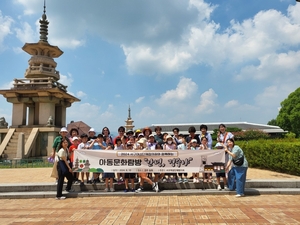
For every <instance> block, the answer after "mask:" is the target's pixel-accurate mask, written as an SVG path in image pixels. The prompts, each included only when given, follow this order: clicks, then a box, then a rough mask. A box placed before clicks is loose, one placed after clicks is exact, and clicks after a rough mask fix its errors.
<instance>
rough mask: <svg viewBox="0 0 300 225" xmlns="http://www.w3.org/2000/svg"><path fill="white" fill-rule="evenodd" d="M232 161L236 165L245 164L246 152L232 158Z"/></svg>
mask: <svg viewBox="0 0 300 225" xmlns="http://www.w3.org/2000/svg"><path fill="white" fill-rule="evenodd" d="M232 163H233V164H234V165H236V166H242V165H243V164H244V154H243V155H242V156H241V157H239V158H237V159H232Z"/></svg>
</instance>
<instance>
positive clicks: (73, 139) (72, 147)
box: [69, 136, 80, 184]
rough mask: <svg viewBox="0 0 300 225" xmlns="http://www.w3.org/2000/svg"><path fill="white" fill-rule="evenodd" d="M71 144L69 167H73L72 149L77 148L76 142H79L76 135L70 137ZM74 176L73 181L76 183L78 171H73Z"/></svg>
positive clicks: (77, 181)
mask: <svg viewBox="0 0 300 225" xmlns="http://www.w3.org/2000/svg"><path fill="white" fill-rule="evenodd" d="M72 143H73V144H72V145H71V146H70V148H69V154H70V161H71V162H70V167H71V168H72V167H73V162H74V150H76V149H77V148H78V144H79V139H78V137H76V136H74V137H73V138H72ZM73 176H74V183H75V184H78V183H79V182H80V181H79V180H78V177H79V173H73Z"/></svg>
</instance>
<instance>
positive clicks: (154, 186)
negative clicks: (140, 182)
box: [152, 182, 159, 192]
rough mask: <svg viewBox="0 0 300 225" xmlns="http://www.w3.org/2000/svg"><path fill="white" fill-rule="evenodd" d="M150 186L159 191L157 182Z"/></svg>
mask: <svg viewBox="0 0 300 225" xmlns="http://www.w3.org/2000/svg"><path fill="white" fill-rule="evenodd" d="M152 188H153V190H154V191H155V192H159V188H158V183H157V182H156V183H153V185H152Z"/></svg>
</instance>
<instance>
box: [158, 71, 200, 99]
mask: <svg viewBox="0 0 300 225" xmlns="http://www.w3.org/2000/svg"><path fill="white" fill-rule="evenodd" d="M197 89H198V85H197V84H196V83H195V82H194V81H192V79H191V78H186V77H181V78H180V81H179V83H178V85H177V87H176V89H173V90H168V91H166V92H165V93H164V94H162V95H161V96H160V98H159V99H157V100H156V101H157V103H158V104H159V105H176V104H177V103H179V102H184V101H186V100H188V99H190V98H192V97H193V95H194V94H195V93H196V92H197Z"/></svg>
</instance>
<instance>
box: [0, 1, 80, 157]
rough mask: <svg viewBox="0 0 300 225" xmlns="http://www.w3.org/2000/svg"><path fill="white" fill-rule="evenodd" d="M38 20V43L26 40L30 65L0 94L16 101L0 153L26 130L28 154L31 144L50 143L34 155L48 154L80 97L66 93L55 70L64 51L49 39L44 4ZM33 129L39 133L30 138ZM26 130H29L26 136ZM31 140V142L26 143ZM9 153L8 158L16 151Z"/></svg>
mask: <svg viewBox="0 0 300 225" xmlns="http://www.w3.org/2000/svg"><path fill="white" fill-rule="evenodd" d="M39 22H40V40H39V41H38V42H37V43H26V44H25V45H24V46H23V48H22V49H23V50H24V51H25V52H27V53H28V54H29V55H30V56H31V58H30V59H29V61H28V63H29V66H28V68H27V69H26V71H25V75H24V76H25V78H20V79H14V83H13V87H12V88H11V89H9V90H0V94H2V95H3V96H4V97H5V98H6V100H7V101H8V102H10V103H12V104H13V109H12V123H11V126H10V127H9V129H0V134H1V133H2V135H1V136H0V141H1V145H0V156H1V154H2V155H3V152H4V153H6V152H10V151H7V147H8V146H11V144H12V143H10V142H11V141H12V140H11V139H13V137H15V138H16V135H18V134H19V133H22V132H23V133H25V140H24V141H25V155H26V150H27V151H28V152H27V154H29V152H32V151H31V150H32V148H37V149H38V148H41V144H42V145H43V146H44V148H45V145H47V149H44V150H43V149H42V150H41V151H42V152H35V153H34V154H31V156H44V155H45V156H46V155H48V154H49V152H51V145H52V143H53V142H52V141H53V138H54V137H55V136H56V135H57V133H58V131H59V129H60V128H61V127H63V126H66V108H67V107H70V106H71V105H72V103H73V102H78V101H80V100H79V99H78V98H76V97H74V96H72V95H70V94H68V93H67V86H65V85H63V84H61V83H59V82H58V81H59V79H60V75H59V72H58V71H57V70H56V66H57V63H56V62H55V61H54V58H58V57H60V56H61V55H62V54H63V51H61V50H60V49H59V48H58V47H57V46H53V45H50V44H49V43H48V37H47V35H48V24H49V22H48V20H47V16H46V7H45V5H44V13H43V15H42V19H41V20H40V21H39ZM5 130H6V131H5ZM33 131H34V132H35V133H36V135H35V136H34V135H33V136H32V137H31V138H33V139H34V140H29V139H28V138H30V134H32V132H33ZM4 133H5V135H3V134H4ZM42 133H43V134H42ZM26 134H28V135H27V137H26ZM4 136H5V138H4ZM16 139H18V138H16ZM38 139H40V140H38ZM41 139H42V140H41ZM28 140H29V141H31V142H32V143H31V144H29V143H27V141H28ZM36 140H38V143H37V142H36ZM41 142H47V143H41ZM9 143H10V145H9ZM20 145H22V144H20ZM26 145H27V147H28V146H29V145H30V146H31V149H26ZM14 147H15V148H17V147H16V146H14ZM28 148H29V147H28ZM11 151H12V150H11ZM38 151H40V150H38ZM6 155H8V156H7V157H8V158H9V157H13V155H14V154H10V153H9V154H6Z"/></svg>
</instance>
